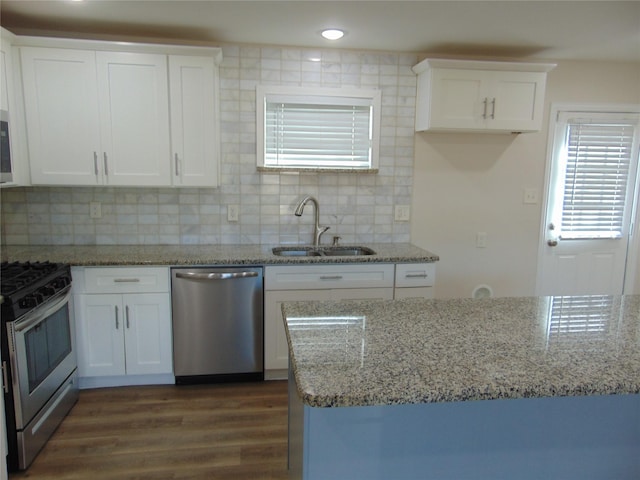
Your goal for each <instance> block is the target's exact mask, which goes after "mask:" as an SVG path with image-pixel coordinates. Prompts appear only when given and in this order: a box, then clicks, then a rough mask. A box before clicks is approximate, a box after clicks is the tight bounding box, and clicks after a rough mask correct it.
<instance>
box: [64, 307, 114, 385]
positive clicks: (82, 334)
mask: <svg viewBox="0 0 640 480" xmlns="http://www.w3.org/2000/svg"><path fill="white" fill-rule="evenodd" d="M76 298H77V302H76V303H77V305H76V311H77V312H79V315H78V316H77V317H76V319H77V325H76V329H77V337H78V342H77V343H78V371H79V374H80V376H81V377H97V376H104V375H124V374H125V363H124V358H125V357H124V315H123V311H122V296H121V295H78V296H77V297H76Z"/></svg>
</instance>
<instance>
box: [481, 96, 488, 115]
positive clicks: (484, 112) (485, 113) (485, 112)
mask: <svg viewBox="0 0 640 480" xmlns="http://www.w3.org/2000/svg"><path fill="white" fill-rule="evenodd" d="M488 101H489V99H488V98H487V97H484V101H483V102H482V103H483V104H484V108H483V110H482V118H485V119H486V118H487V102H488Z"/></svg>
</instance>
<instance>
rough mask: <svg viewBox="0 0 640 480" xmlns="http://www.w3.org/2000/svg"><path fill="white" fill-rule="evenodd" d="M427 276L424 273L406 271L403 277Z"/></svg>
mask: <svg viewBox="0 0 640 480" xmlns="http://www.w3.org/2000/svg"><path fill="white" fill-rule="evenodd" d="M428 276H429V275H427V274H426V273H407V274H406V275H405V276H404V278H427V277H428Z"/></svg>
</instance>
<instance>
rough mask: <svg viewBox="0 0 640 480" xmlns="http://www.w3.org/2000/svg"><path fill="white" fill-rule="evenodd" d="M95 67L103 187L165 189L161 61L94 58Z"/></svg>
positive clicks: (165, 88) (165, 100)
mask: <svg viewBox="0 0 640 480" xmlns="http://www.w3.org/2000/svg"><path fill="white" fill-rule="evenodd" d="M96 61H97V69H98V74H97V75H98V95H99V99H100V127H101V134H102V135H101V138H102V145H103V151H102V153H101V156H102V158H101V161H102V162H103V164H104V166H105V179H106V182H105V183H106V184H107V185H133V186H168V185H170V184H171V177H170V155H171V150H170V142H169V85H168V80H167V57H166V56H165V55H154V54H140V53H127V52H97V54H96Z"/></svg>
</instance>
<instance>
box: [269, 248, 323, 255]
mask: <svg viewBox="0 0 640 480" xmlns="http://www.w3.org/2000/svg"><path fill="white" fill-rule="evenodd" d="M273 254H274V255H278V256H279V257H319V256H321V255H322V254H321V253H320V252H318V251H316V250H312V249H300V248H295V247H294V248H290V247H275V248H274V249H273Z"/></svg>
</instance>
